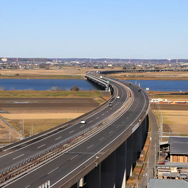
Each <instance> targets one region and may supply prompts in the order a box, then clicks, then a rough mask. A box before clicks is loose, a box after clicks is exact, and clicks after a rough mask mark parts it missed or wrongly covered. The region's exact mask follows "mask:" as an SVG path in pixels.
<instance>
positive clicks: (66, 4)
mask: <svg viewBox="0 0 188 188" xmlns="http://www.w3.org/2000/svg"><path fill="white" fill-rule="evenodd" d="M187 7H188V0H0V57H2V56H4V54H5V56H6V57H48V58H56V57H57V58H71V57H76V58H81V57H85V58H148V59H152V58H153V59H154V58H157V59H160V58H166V59H181V58H188V50H187V45H188V11H187Z"/></svg>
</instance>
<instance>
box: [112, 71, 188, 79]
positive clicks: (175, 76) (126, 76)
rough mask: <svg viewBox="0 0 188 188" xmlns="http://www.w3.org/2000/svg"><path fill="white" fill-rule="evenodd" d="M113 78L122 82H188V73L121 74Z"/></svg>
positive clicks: (114, 75)
mask: <svg viewBox="0 0 188 188" xmlns="http://www.w3.org/2000/svg"><path fill="white" fill-rule="evenodd" d="M111 76H112V77H115V78H117V79H121V80H188V75H187V72H178V71H177V72H144V73H120V74H113V75H111Z"/></svg>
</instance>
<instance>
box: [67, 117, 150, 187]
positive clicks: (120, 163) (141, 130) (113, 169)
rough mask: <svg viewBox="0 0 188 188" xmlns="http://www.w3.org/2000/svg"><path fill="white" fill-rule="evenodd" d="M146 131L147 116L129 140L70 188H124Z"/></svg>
mask: <svg viewBox="0 0 188 188" xmlns="http://www.w3.org/2000/svg"><path fill="white" fill-rule="evenodd" d="M147 131H148V116H146V118H145V119H144V120H143V122H142V123H141V125H140V126H139V127H138V128H137V129H136V130H135V132H134V133H133V134H131V136H129V138H128V139H127V140H126V141H125V142H123V143H122V144H121V145H120V146H119V147H118V148H117V149H116V150H115V151H114V152H113V153H111V154H110V155H109V156H108V157H107V158H106V159H104V160H103V161H102V162H101V163H99V164H98V163H96V167H95V168H94V169H93V170H92V171H90V172H89V173H88V174H87V175H86V176H85V177H84V178H81V179H80V181H79V182H78V183H76V184H75V185H74V186H72V187H71V188H81V187H83V188H126V181H127V179H128V178H129V177H130V176H132V170H133V169H134V167H135V165H136V162H137V160H138V158H139V156H140V153H141V151H142V149H143V146H144V143H145V140H146V136H147Z"/></svg>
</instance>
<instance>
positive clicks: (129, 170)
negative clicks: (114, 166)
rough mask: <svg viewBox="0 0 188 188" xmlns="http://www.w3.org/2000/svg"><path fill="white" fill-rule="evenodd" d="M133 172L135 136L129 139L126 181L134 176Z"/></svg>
mask: <svg viewBox="0 0 188 188" xmlns="http://www.w3.org/2000/svg"><path fill="white" fill-rule="evenodd" d="M132 170H133V135H131V136H130V137H129V138H128V139H127V153H126V179H128V178H129V176H132Z"/></svg>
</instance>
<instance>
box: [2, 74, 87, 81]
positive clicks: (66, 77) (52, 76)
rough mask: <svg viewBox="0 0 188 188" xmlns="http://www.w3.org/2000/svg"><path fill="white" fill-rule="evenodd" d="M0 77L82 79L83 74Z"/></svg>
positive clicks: (5, 77) (7, 76) (6, 77)
mask: <svg viewBox="0 0 188 188" xmlns="http://www.w3.org/2000/svg"><path fill="white" fill-rule="evenodd" d="M0 79H75V80H78V79H84V76H83V75H34V74H33V75H32V74H31V75H16V74H12V75H0Z"/></svg>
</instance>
